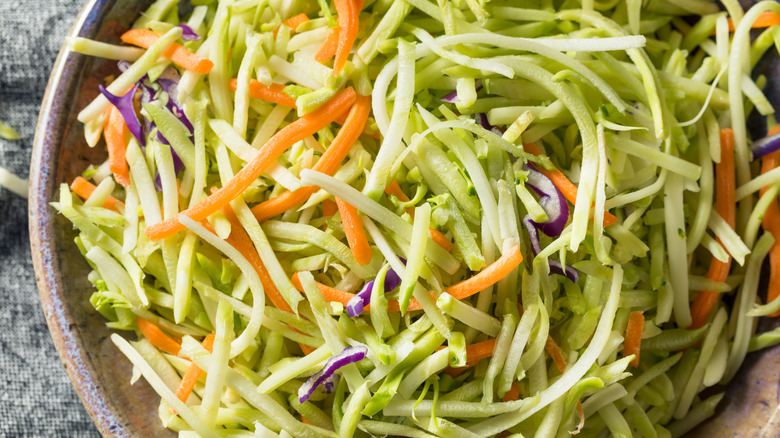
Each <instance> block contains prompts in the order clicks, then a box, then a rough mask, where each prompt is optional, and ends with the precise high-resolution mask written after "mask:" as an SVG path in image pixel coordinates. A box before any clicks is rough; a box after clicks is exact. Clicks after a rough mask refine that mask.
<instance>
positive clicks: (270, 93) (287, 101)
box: [228, 79, 295, 108]
mask: <svg viewBox="0 0 780 438" xmlns="http://www.w3.org/2000/svg"><path fill="white" fill-rule="evenodd" d="M228 85H229V86H230V90H231V91H236V89H237V88H238V80H237V79H231V80H230V82H228ZM284 88H285V85H282V84H277V83H273V84H271V85H265V84H263V83H262V82H260V81H258V80H257V79H252V80H250V81H249V96H251V97H254V98H255V99H260V100H263V101H266V102H271V103H278V104H279V105H284V106H289V107H290V108H295V99H293V98H292V96H290V95H289V94H287V93H285V92H284Z"/></svg>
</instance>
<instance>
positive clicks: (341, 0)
mask: <svg viewBox="0 0 780 438" xmlns="http://www.w3.org/2000/svg"><path fill="white" fill-rule="evenodd" d="M334 3H335V4H336V12H338V14H339V16H338V22H339V28H340V29H341V30H340V31H339V35H338V36H339V39H338V46H337V47H336V59H335V60H334V61H333V73H334V74H339V73H341V70H342V69H343V68H344V64H346V62H347V58H348V57H349V52H350V51H351V50H352V45H353V44H354V43H355V40H356V39H357V33H358V14H359V13H360V10H359V9H358V7H357V5H356V4H355V2H354V1H353V0H335V1H334Z"/></svg>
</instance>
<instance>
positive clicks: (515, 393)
mask: <svg viewBox="0 0 780 438" xmlns="http://www.w3.org/2000/svg"><path fill="white" fill-rule="evenodd" d="M519 399H520V387H519V386H517V383H512V386H511V387H510V388H509V391H507V392H506V394H504V397H502V398H501V401H502V402H505V403H506V402H509V401H515V400H519Z"/></svg>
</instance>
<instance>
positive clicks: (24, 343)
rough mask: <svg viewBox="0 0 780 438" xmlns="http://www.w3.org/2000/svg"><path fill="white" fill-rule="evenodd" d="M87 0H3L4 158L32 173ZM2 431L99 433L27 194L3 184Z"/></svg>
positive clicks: (0, 146)
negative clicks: (69, 360) (47, 99)
mask: <svg viewBox="0 0 780 438" xmlns="http://www.w3.org/2000/svg"><path fill="white" fill-rule="evenodd" d="M83 4H84V0H0V120H3V121H5V122H7V123H10V124H11V125H12V126H13V127H15V128H16V129H17V130H18V131H19V132H20V133H21V135H22V139H21V140H17V141H8V140H3V139H0V166H2V167H5V168H6V169H8V170H10V171H12V172H14V173H16V174H17V175H19V176H22V177H24V178H27V175H28V168H29V165H30V152H31V148H32V141H33V136H34V135H35V124H36V122H37V120H38V110H39V109H40V103H41V99H42V98H43V92H44V90H45V88H46V83H47V81H48V78H49V73H50V71H51V68H52V65H53V64H54V59H55V58H56V57H57V53H58V52H59V50H60V46H61V45H62V42H63V39H64V37H65V35H66V34H67V33H68V31H69V30H70V28H71V25H72V24H73V21H74V20H75V18H76V14H77V13H78V12H79V10H80V9H81V7H82V6H83ZM0 224H1V225H0V437H99V436H100V434H99V433H98V432H97V429H95V426H94V425H93V424H92V421H91V420H90V418H89V416H88V415H87V413H86V412H85V411H84V408H83V407H82V405H81V402H80V401H79V399H78V397H77V396H76V393H75V391H74V390H73V388H72V387H71V385H70V380H68V377H67V375H66V374H65V370H64V369H63V366H62V364H61V363H60V360H59V357H58V356H57V352H56V351H55V350H54V345H53V344H52V341H51V338H50V337H49V331H48V329H47V327H46V321H45V320H44V318H43V312H41V307H40V302H39V300H38V290H37V288H36V286H35V275H34V274H33V267H32V262H31V259H30V247H29V238H28V232H27V201H26V200H25V199H22V198H19V197H17V196H15V195H13V194H12V193H10V192H8V191H7V190H4V189H0Z"/></svg>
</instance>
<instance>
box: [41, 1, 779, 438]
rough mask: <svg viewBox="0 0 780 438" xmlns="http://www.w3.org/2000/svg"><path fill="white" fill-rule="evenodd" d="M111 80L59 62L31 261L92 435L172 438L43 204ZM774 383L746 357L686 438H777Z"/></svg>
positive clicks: (125, 21) (93, 26)
mask: <svg viewBox="0 0 780 438" xmlns="http://www.w3.org/2000/svg"><path fill="white" fill-rule="evenodd" d="M150 3H151V1H150V0H134V1H123V0H91V1H89V2H88V3H87V4H86V5H85V6H84V8H83V10H82V11H81V13H80V14H79V16H78V19H77V21H76V23H75V25H74V27H73V30H72V31H71V35H72V36H82V37H87V38H94V39H98V40H101V41H108V42H114V43H117V42H119V35H120V34H121V33H122V32H123V31H125V30H126V29H128V28H129V27H130V25H131V24H132V22H133V20H134V19H135V17H137V16H138V14H139V13H140V11H142V10H143V9H145V7H147V6H148V4H150ZM775 67H776V66H775V63H774V62H764V63H763V64H762V67H761V68H762V69H763V70H764V71H765V72H767V74H768V76H769V77H779V76H778V74H777V73H775V71H776V68H775ZM112 74H116V63H115V62H112V61H104V60H100V59H96V58H91V57H88V56H83V55H80V54H77V53H71V52H70V51H69V50H67V48H66V47H63V49H62V51H61V52H60V54H59V57H58V58H57V62H56V63H55V66H54V69H53V71H52V75H51V78H50V79H49V85H48V89H47V91H46V94H45V97H44V100H43V104H42V107H41V113H40V119H39V121H38V128H37V134H36V137H35V142H34V147H33V155H32V161H31V169H30V183H31V184H30V201H29V202H30V204H29V207H30V213H29V215H30V244H31V246H32V257H33V263H34V265H35V274H36V280H37V282H38V289H39V291H40V297H41V304H42V306H43V312H44V314H45V316H46V320H47V321H48V324H49V330H50V332H51V336H52V339H53V340H54V344H55V346H56V347H57V351H58V352H59V355H60V358H61V359H62V362H63V364H64V365H65V369H66V371H67V373H68V376H69V377H70V379H71V380H72V382H73V386H74V387H75V388H76V392H77V393H78V395H79V397H80V398H81V400H82V402H83V403H84V407H85V408H86V410H87V412H89V414H90V416H91V417H92V419H93V420H94V422H95V425H96V426H97V428H98V430H100V432H101V433H102V434H103V436H104V437H140V436H144V437H147V436H160V437H172V436H175V435H174V434H173V433H172V432H170V431H168V430H166V429H164V428H163V427H162V425H161V423H160V420H159V417H158V415H157V407H158V406H159V397H158V396H157V395H156V394H155V393H154V391H152V389H151V387H149V385H147V384H146V382H145V381H144V380H143V379H141V380H140V381H139V382H138V383H136V384H135V385H132V386H131V385H130V375H131V365H130V363H129V361H127V360H126V359H125V358H124V356H123V355H122V354H121V353H120V352H119V351H118V350H117V349H116V347H115V346H114V345H113V343H111V342H110V340H109V339H108V337H109V335H110V333H111V331H110V330H109V329H108V328H106V326H105V321H104V319H103V317H102V316H101V315H100V314H98V313H97V312H96V311H95V310H94V309H93V308H92V306H91V305H90V304H89V301H88V299H89V296H90V294H91V293H92V286H91V285H90V283H89V282H88V281H87V273H88V272H89V267H88V265H87V263H86V262H85V261H84V260H83V258H82V257H81V255H80V254H79V252H78V250H77V248H76V246H75V244H74V243H73V238H74V237H75V232H74V231H73V229H72V227H71V225H70V224H69V223H68V222H67V221H66V220H65V219H64V218H62V217H61V216H58V215H57V214H56V212H55V211H54V209H53V208H51V207H50V206H49V202H51V201H53V200H55V198H56V196H57V189H58V187H59V185H60V184H61V183H63V182H70V181H72V180H73V178H74V177H75V176H77V175H79V174H80V173H81V172H82V171H83V170H84V168H86V166H87V165H88V164H90V163H94V162H98V161H99V160H103V159H105V152H104V150H99V149H100V148H96V149H90V148H89V147H88V146H87V144H86V142H85V141H84V135H83V129H82V126H81V124H80V123H78V122H77V121H76V114H77V113H78V111H79V110H80V109H82V108H83V107H84V106H85V105H86V104H87V103H89V101H91V100H92V98H94V96H95V95H96V94H97V85H98V83H101V82H102V81H103V79H104V78H105V77H106V76H108V75H112ZM770 82H771V81H770ZM772 85H773V84H772ZM768 95H769V97H770V99H771V100H772V101H773V102H775V103H780V93H777V92H776V90H775V88H774V87H771V86H770V88H769V91H768ZM775 107H780V106H778V105H776V106H775ZM755 128H756V129H759V127H758V126H756V127H755ZM762 325H766V323H765V322H762ZM765 328H766V327H765ZM779 380H780V348H775V349H770V350H766V351H763V352H759V353H754V354H751V355H748V357H747V360H746V362H745V364H744V366H743V369H742V370H741V372H740V374H739V376H738V377H737V378H736V379H735V380H734V381H733V382H732V383H731V385H730V386H729V388H727V396H726V398H725V399H724V401H723V402H721V405H720V407H719V409H718V415H717V416H716V417H714V418H713V419H711V420H710V421H709V422H707V423H706V424H705V425H702V426H701V427H700V428H699V429H697V430H696V431H694V432H692V433H691V434H689V435H690V436H707V435H708V436H711V437H732V436H758V435H759V434H760V433H761V431H762V429H763V430H764V431H765V432H769V434H768V435H767V436H780V435H778V434H780V432H774V431H775V430H780V418H772V416H773V413H774V412H775V408H776V406H777V404H778V401H780V392H779V391H778V381H779ZM778 416H780V414H778ZM705 434H706V435H705Z"/></svg>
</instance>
